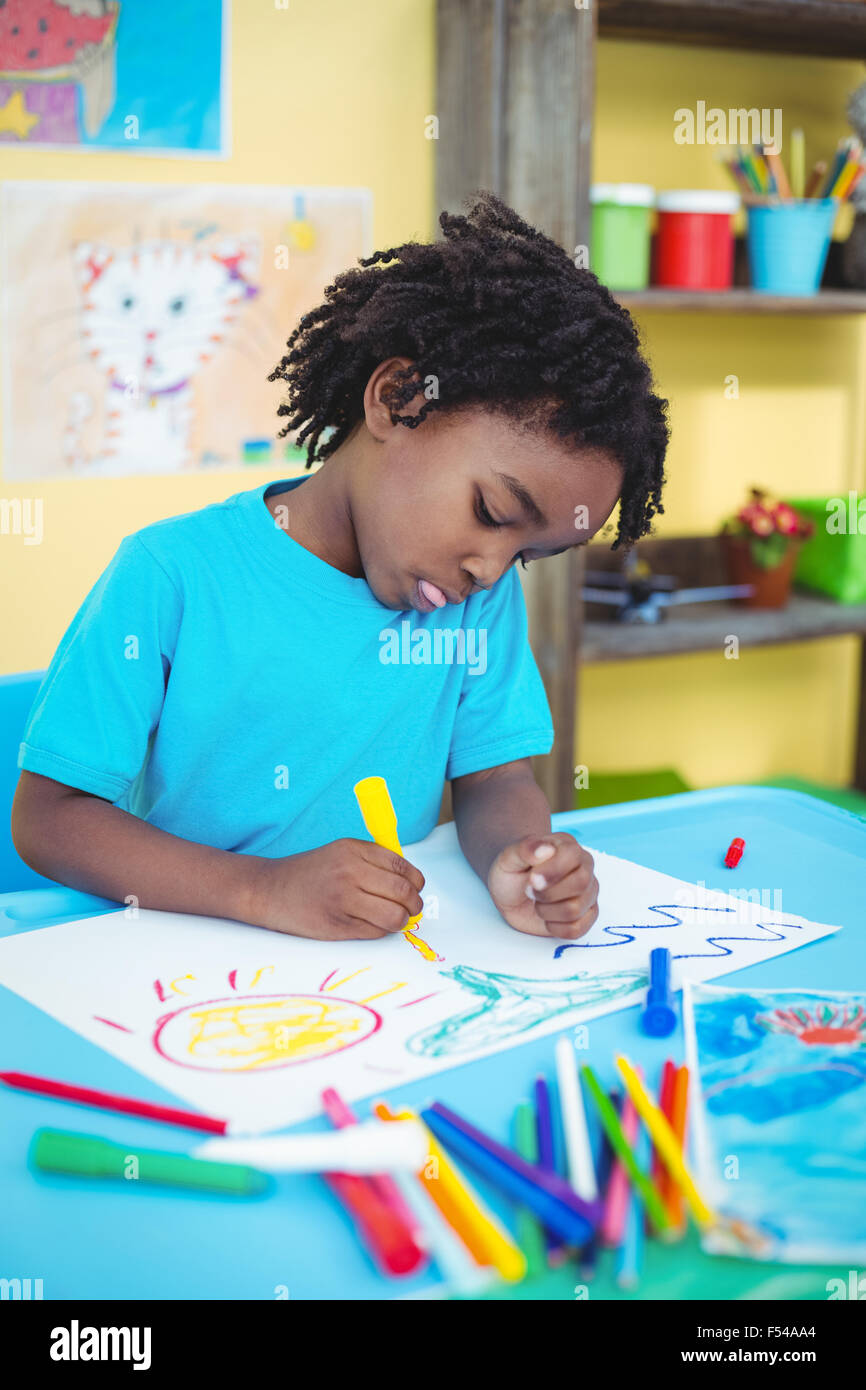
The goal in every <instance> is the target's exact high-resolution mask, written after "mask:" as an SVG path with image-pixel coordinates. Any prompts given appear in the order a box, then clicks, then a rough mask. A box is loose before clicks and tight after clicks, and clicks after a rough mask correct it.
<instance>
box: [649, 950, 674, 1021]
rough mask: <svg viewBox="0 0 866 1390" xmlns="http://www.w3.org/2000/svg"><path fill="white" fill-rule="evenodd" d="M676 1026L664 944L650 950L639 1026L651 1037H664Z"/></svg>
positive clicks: (667, 955)
mask: <svg viewBox="0 0 866 1390" xmlns="http://www.w3.org/2000/svg"><path fill="white" fill-rule="evenodd" d="M676 1026H677V1015H676V1010H675V1009H674V996H673V993H672V991H671V953H670V951H669V950H668V948H667V947H666V946H657V947H656V948H655V950H654V951H650V987H649V990H648V991H647V997H646V1008H645V1009H644V1011H643V1013H642V1014H641V1027H642V1028H643V1030H644V1032H645V1033H649V1035H650V1037H651V1038H666V1037H667V1036H668V1034H669V1033H672V1032H673V1031H674V1029H675V1028H676Z"/></svg>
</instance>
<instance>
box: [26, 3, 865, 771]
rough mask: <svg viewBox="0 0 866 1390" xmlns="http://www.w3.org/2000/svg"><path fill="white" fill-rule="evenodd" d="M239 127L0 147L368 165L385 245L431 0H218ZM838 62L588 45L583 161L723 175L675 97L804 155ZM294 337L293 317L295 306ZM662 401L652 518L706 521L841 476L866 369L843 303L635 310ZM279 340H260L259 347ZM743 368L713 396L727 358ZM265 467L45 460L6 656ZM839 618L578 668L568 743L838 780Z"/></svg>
mask: <svg viewBox="0 0 866 1390" xmlns="http://www.w3.org/2000/svg"><path fill="white" fill-rule="evenodd" d="M231 73H232V138H233V149H234V153H233V155H232V156H231V158H230V159H228V160H227V161H225V162H207V163H204V162H197V161H192V160H169V159H154V158H150V157H137V158H131V157H125V156H124V155H121V154H117V155H115V154H102V153H100V154H87V155H83V154H54V153H38V152H36V153H34V152H28V151H23V150H16V149H14V148H12V147H10V146H9V145H3V146H2V147H0V178H39V179H82V180H86V179H90V178H98V179H117V180H123V181H127V180H145V181H152V182H160V181H166V182H174V181H177V182H186V181H188V180H193V179H194V180H200V181H216V182H220V181H225V182H231V183H244V182H254V183H274V184H292V183H298V184H317V183H318V184H334V185H341V184H352V185H358V184H360V185H366V186H368V187H370V188H371V189H372V190H373V195H374V238H375V242H376V244H377V245H382V244H385V243H393V242H396V241H400V240H403V239H405V238H407V237H413V236H418V237H424V236H427V235H429V234H430V231H431V229H432V227H433V225H434V211H435V210H434V208H433V156H434V153H435V147H434V146H433V145H432V144H431V143H430V142H429V141H427V140H426V139H424V134H423V132H424V118H425V116H427V115H428V114H429V113H431V112H432V111H433V110H434V90H435V76H434V0H364V2H363V3H357V0H291V3H290V5H289V7H288V9H287V10H285V11H278V10H277V9H276V8H275V7H274V6H272V5H269V4H267V3H266V2H265V0H261V3H258V2H257V0H256V2H254V3H253V2H251V0H244V2H243V3H236V4H235V5H234V18H233V25H232V38H231ZM860 76H861V69H860V68H859V66H858V65H856V64H853V63H834V62H830V61H825V60H816V59H799V58H783V57H779V58H777V57H771V56H768V55H750V54H732V53H716V52H711V51H708V50H707V51H705V50H695V49H679V48H665V47H660V46H656V45H642V44H622V43H612V42H603V43H601V45H600V50H599V70H598V104H597V125H596V152H595V174H596V177H597V178H604V179H606V180H607V179H613V180H618V179H642V180H649V181H651V182H654V183H655V184H656V185H657V186H658V187H662V188H664V187H677V186H684V185H685V186H689V185H693V186H706V187H713V186H718V187H723V186H725V184H724V175H723V173H722V171H721V170H720V169H718V167H717V166H716V164H715V162H714V159H713V155H714V149H713V147H707V146H695V147H688V146H678V145H675V144H674V142H673V135H672V132H673V111H674V110H675V109H676V108H677V107H679V106H694V104H695V102H696V101H697V100H699V99H702V100H705V101H706V102H707V103H708V105H718V106H722V107H724V108H725V109H727V108H728V107H730V106H741V105H745V106H752V105H758V106H769V107H775V106H781V107H782V108H783V111H784V119H785V128H786V130H788V131H789V130H790V129H791V128H792V126H794V125H796V124H798V123H799V124H802V125H803V126H804V127H805V128H806V131H807V138H808V139H809V142H810V143H809V147H808V155H809V158H810V160H811V159H813V158H815V157H817V156H818V154H821V153H824V152H825V151H826V150H828V149H829V148H831V146H832V145H833V144H834V143H835V140H836V139H837V138H838V136H839V135H840V134H842V133H844V132H845V123H844V117H843V108H844V98H845V95H846V93H847V92H848V91H849V90H851V89H852V88H853V87H854V86H855V85H856V84H857V83H858V82H859V81H860ZM285 327H286V336H287V335H288V332H289V330H290V329H291V327H292V325H290V324H287V325H286V326H285ZM642 329H643V331H644V333H645V337H646V341H647V345H648V348H649V351H650V353H651V356H652V358H653V361H654V364H655V368H656V372H657V375H658V379H659V383H660V386H661V388H662V390H663V391H664V393H665V394H667V395H669V396H670V398H671V401H672V408H673V423H674V442H673V447H672V451H671V457H670V466H669V475H670V486H669V489H668V495H667V512H666V515H665V517H664V518H663V519H662V522H661V525H660V527H659V529H660V531H661V532H662V533H665V532H667V533H669V534H673V533H679V534H683V533H686V532H693V531H698V530H706V529H712V528H714V527H715V526H716V525H717V524H718V522H719V521H720V520H721V518H722V516H723V515H724V514H725V513H726V512H727V511H730V510H731V509H732V508H733V507H735V506H736V505H737V503H738V501H739V499H740V496H741V493H742V490H743V488H744V487H745V486H747V485H748V484H749V483H750V482H752V481H754V482H758V483H765V484H767V485H769V486H771V487H775V488H778V489H780V490H783V491H788V492H809V491H815V492H827V491H835V490H837V489H838V490H840V491H844V490H845V489H847V488H848V487H849V486H853V485H856V484H857V483H858V482H860V481H861V480H862V451H863V422H862V419H861V416H860V413H859V410H858V406H857V400H858V397H859V396H861V395H862V383H863V381H864V380H866V371H864V368H866V351H864V339H863V333H862V330H861V327H860V323H859V321H858V320H847V319H845V320H843V319H827V320H822V319H808V320H791V319H779V320H776V319H772V318H741V317H731V318H712V319H710V318H701V317H699V316H695V317H679V316H676V317H675V316H670V317H664V316H661V315H655V316H652V317H650V316H648V317H647V318H646V319H645V321H644V322H643V323H642ZM281 347H282V342H278V343H275V344H274V353H275V360H276V357H277V356H278V355H279V351H280V349H281ZM730 373H735V374H736V375H737V376H738V377H739V379H740V399H739V400H738V401H728V400H725V398H724V394H723V386H724V378H725V376H727V375H729V374H730ZM267 476H275V477H276V476H280V470H279V469H278V468H277V469H268V468H254V467H251V468H245V469H238V470H237V471H236V472H222V473H201V474H190V475H189V476H188V477H178V478H171V479H164V478H131V479H111V480H102V481H101V480H96V479H94V480H81V481H74V482H71V481H62V482H60V481H58V482H49V483H45V484H44V485H41V486H40V487H39V488H38V489H29V490H28V489H25V488H24V487H22V486H21V485H18V484H12V483H7V482H3V483H2V495H3V496H4V497H10V498H11V497H15V496H22V497H23V496H25V495H27V496H41V497H42V498H43V499H44V506H45V528H46V529H45V540H44V542H43V544H42V545H41V546H24V545H23V543H22V542H21V541H20V539H19V538H17V537H14V536H7V537H3V538H2V552H0V554H2V564H3V581H2V582H3V608H4V612H3V619H2V644H0V645H2V650H0V663H2V667H0V669H2V670H6V671H13V670H21V669H27V668H35V667H38V666H42V665H44V664H45V663H46V662H47V661H48V660H49V658H50V656H51V653H52V651H53V649H54V647H55V645H56V643H57V641H58V639H59V637H60V635H61V633H62V632H63V630H64V628H65V626H66V624H67V623H68V621H69V619H70V617H71V616H72V613H73V612H74V610H75V608H76V607H77V605H78V603H79V602H80V599H81V598H82V596H83V594H84V592H85V591H86V589H87V588H88V587H89V586H90V584H91V583H92V582H93V581H94V580H95V578H96V577H97V575H98V574H99V573H100V571H101V570H102V569H103V568H104V566H105V565H106V564H107V562H108V560H109V558H110V556H111V555H112V553H113V552H114V550H115V548H116V546H117V543H118V541H119V540H120V538H121V537H122V536H124V535H126V534H127V533H129V532H130V531H134V530H136V529H138V528H139V527H141V526H144V525H147V524H148V523H149V522H151V521H153V520H156V519H157V518H159V517H162V516H168V515H172V514H175V513H178V512H183V511H187V510H190V509H192V508H195V507H201V506H205V505H206V504H207V503H208V502H210V501H213V500H215V499H217V498H220V497H225V496H228V495H229V494H230V493H232V492H235V491H237V490H238V489H240V488H242V487H245V486H253V485H254V483H255V482H257V481H261V480H263V479H264V478H265V477H267ZM853 647H854V644H853V641H849V640H848V639H843V640H835V641H830V642H822V643H818V644H813V645H804V646H800V647H796V648H786V649H784V650H777V651H773V650H768V651H761V652H755V653H748V652H744V653H743V655H742V657H741V659H740V661H739V662H731V661H724V659H723V657H722V656H721V654H720V655H719V656H718V657H715V656H712V655H706V656H700V657H689V658H682V659H677V660H668V661H657V662H640V663H629V664H622V665H619V666H616V667H606V668H596V669H590V670H588V671H587V672H586V673H585V675H584V679H583V686H582V700H581V722H580V733H581V759H582V761H585V762H588V764H589V766H590V769H591V770H592V769H593V768H595V769H597V770H602V769H606V770H617V769H627V768H638V767H649V766H655V765H659V764H662V763H669V764H673V765H675V766H677V767H679V768H680V770H681V771H682V772H683V773H684V774H685V775H686V776H687V778H688V779H689V780H690V781H692V782H694V783H695V784H696V785H701V784H707V783H711V782H714V781H719V782H731V781H736V780H747V779H749V778H752V777H758V776H761V775H764V774H769V773H771V772H774V771H782V770H798V771H800V772H801V773H803V774H805V775H811V776H815V777H819V778H826V779H827V780H829V781H838V782H843V781H844V780H845V779H846V777H847V775H848V770H849V765H850V754H851V742H852V720H853V702H854V698H855V686H856V680H855V677H856V673H855V663H854V651H853Z"/></svg>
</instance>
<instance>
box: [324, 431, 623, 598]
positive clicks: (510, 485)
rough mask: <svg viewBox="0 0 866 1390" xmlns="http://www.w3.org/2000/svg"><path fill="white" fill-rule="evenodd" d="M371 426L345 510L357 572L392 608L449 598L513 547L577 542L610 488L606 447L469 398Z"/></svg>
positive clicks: (486, 580) (503, 564)
mask: <svg viewBox="0 0 866 1390" xmlns="http://www.w3.org/2000/svg"><path fill="white" fill-rule="evenodd" d="M368 418H369V417H368ZM374 432H375V441H374V440H368V443H369V445H370V446H371V447H369V448H368V449H367V450H365V455H366V458H365V467H364V468H363V469H362V470H361V472H360V474H356V475H355V478H354V486H353V487H352V501H351V509H352V520H353V524H354V529H355V537H356V541H357V546H358V552H359V557H360V560H361V564H362V567H363V571H364V576H365V578H366V580H367V583H368V584H369V585H370V588H371V589H372V590H373V593H374V594H375V595H376V597H377V599H378V600H379V602H380V603H383V604H385V606H386V607H388V608H393V609H396V610H398V611H402V610H405V609H409V608H415V609H417V610H418V611H419V612H422V613H428V612H431V611H432V610H433V609H434V608H437V607H442V606H444V604H445V603H461V602H462V601H463V600H464V599H466V598H468V596H469V595H470V594H472V593H476V592H478V591H479V590H480V589H489V588H490V587H491V586H492V585H493V584H495V583H496V581H497V579H499V578H500V577H501V576H502V575H503V574H504V573H505V571H506V570H507V569H508V568H509V567H510V566H511V565H512V564H514V563H515V561H516V560H518V559H520V558H522V559H524V560H525V561H527V562H529V561H531V560H540V559H542V558H544V557H545V556H548V555H556V554H558V553H559V552H560V551H563V550H567V549H569V548H570V547H571V546H574V545H580V544H583V543H585V542H586V541H588V540H589V539H590V538H591V537H592V536H593V535H595V533H596V532H597V531H598V530H600V528H601V527H602V526H603V525H604V523H605V522H606V521H607V519H608V517H609V516H610V514H611V512H612V511H613V508H614V506H615V505H616V502H617V499H618V497H619V493H620V489H621V487H622V469H621V467H620V466H619V464H617V463H616V462H615V461H614V460H613V459H612V458H610V457H609V456H608V455H606V454H604V453H601V452H598V451H594V450H592V449H580V448H577V447H575V446H574V445H568V444H566V443H564V442H563V441H560V440H558V439H557V438H556V437H555V436H550V435H548V434H547V433H544V432H541V433H539V432H536V431H530V430H527V429H522V428H521V427H520V426H519V425H517V424H515V423H514V422H513V421H510V420H508V419H507V418H505V417H503V416H501V415H496V414H491V413H490V412H487V411H484V410H483V409H482V408H480V407H479V408H478V409H473V410H471V411H466V412H460V413H459V414H455V415H451V416H448V415H442V416H437V415H436V413H435V412H431V413H430V415H428V416H427V418H426V419H425V420H424V421H423V422H422V423H421V425H420V426H419V427H418V428H417V429H408V428H407V427H406V426H405V425H399V424H398V425H390V422H389V423H388V425H387V426H383V427H382V428H381V430H380V429H378V428H376V427H375V425H374ZM494 523H495V524H494Z"/></svg>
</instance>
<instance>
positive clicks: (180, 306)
mask: <svg viewBox="0 0 866 1390" xmlns="http://www.w3.org/2000/svg"><path fill="white" fill-rule="evenodd" d="M168 307H169V309H170V310H171V312H172V313H173V314H180V313H181V312H182V311H183V310H184V309H185V308H186V300H185V299H184V298H182V297H181V298H179V299H173V300H172V301H171V303H170V304H169V306H168Z"/></svg>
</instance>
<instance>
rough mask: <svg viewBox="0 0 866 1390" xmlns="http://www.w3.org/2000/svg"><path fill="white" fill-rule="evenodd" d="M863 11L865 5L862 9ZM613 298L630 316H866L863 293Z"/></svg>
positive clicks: (636, 293)
mask: <svg viewBox="0 0 866 1390" xmlns="http://www.w3.org/2000/svg"><path fill="white" fill-rule="evenodd" d="M864 8H866V5H864ZM614 298H615V299H616V300H618V301H619V303H620V304H622V305H624V306H625V308H626V309H629V310H631V312H632V313H660V314H668V313H680V314H683V313H685V314H689V313H701V314H800V315H802V314H809V315H814V314H866V291H864V290H841V289H840V290H835V289H834V290H820V291H819V292H818V294H814V295H802V296H801V295H788V294H761V293H759V292H758V291H757V290H752V289H743V288H734V289H732V290H668V289H649V290H623V291H622V292H620V293H614Z"/></svg>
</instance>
